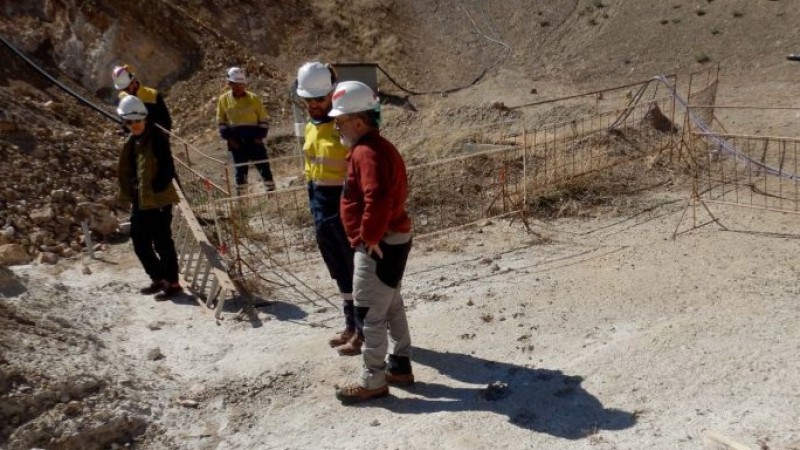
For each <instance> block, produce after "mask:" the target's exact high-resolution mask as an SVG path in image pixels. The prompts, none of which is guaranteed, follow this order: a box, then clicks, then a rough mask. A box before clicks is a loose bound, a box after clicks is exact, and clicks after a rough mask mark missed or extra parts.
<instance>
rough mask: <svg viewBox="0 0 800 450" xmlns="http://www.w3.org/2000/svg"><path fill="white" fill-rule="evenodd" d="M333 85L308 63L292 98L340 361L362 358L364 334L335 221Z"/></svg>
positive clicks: (339, 155)
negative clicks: (336, 305)
mask: <svg viewBox="0 0 800 450" xmlns="http://www.w3.org/2000/svg"><path fill="white" fill-rule="evenodd" d="M335 84H336V74H335V72H334V71H333V69H332V68H330V67H329V66H327V65H326V64H322V63H319V62H316V61H314V62H309V63H306V64H304V65H303V66H302V67H300V70H298V71H297V95H298V96H300V98H302V99H303V101H304V102H305V104H306V109H307V110H308V115H309V116H310V120H309V121H308V123H307V124H306V128H305V144H304V145H303V156H305V177H306V182H307V183H308V202H309V205H310V207H311V214H312V215H313V216H314V229H315V231H316V236H317V245H318V246H319V251H320V253H322V259H323V260H324V261H325V265H326V266H327V267H328V272H330V275H331V278H333V279H334V280H336V284H337V286H338V287H339V292H340V294H341V296H342V301H343V302H344V304H343V310H344V329H343V330H342V331H341V332H339V333H337V334H336V335H334V336H332V337H331V339H330V340H329V341H328V344H329V345H330V346H331V347H336V351H337V352H338V353H339V354H340V355H342V356H355V355H359V354H361V345H362V343H363V342H364V332H363V331H362V327H361V325H360V324H359V321H358V320H357V319H356V313H355V307H354V306H353V248H352V247H351V246H350V243H349V242H348V241H347V235H346V234H345V233H344V227H343V226H342V220H341V218H340V217H339V200H340V198H341V196H342V187H343V186H344V177H345V174H346V172H347V151H348V150H347V147H345V146H344V145H342V143H341V142H340V139H339V132H338V131H336V128H335V127H334V126H333V119H332V118H330V117H328V113H329V112H330V111H331V105H332V103H331V94H332V93H333V88H334V87H335Z"/></svg>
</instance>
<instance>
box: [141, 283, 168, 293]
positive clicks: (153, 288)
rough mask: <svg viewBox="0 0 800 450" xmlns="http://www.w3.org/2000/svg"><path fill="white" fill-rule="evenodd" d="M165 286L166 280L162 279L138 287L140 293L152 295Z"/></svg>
mask: <svg viewBox="0 0 800 450" xmlns="http://www.w3.org/2000/svg"><path fill="white" fill-rule="evenodd" d="M166 287H167V282H166V281H164V280H158V281H153V282H152V283H150V286H147V287H143V288H141V289H139V293H141V294H142V295H153V294H157V293H159V292H161V291H163V290H164V288H166Z"/></svg>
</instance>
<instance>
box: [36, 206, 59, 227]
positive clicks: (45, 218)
mask: <svg viewBox="0 0 800 450" xmlns="http://www.w3.org/2000/svg"><path fill="white" fill-rule="evenodd" d="M29 216H30V218H31V221H32V222H33V224H34V225H41V224H43V223H47V222H50V221H51V220H53V219H55V217H56V212H55V210H54V209H53V207H52V206H50V205H47V206H45V207H44V208H41V209H35V210H33V211H31V213H30V214H29Z"/></svg>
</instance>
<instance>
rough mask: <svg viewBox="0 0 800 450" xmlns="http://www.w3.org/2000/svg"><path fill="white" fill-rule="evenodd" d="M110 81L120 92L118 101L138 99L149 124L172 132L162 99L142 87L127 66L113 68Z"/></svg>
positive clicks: (155, 93)
mask: <svg viewBox="0 0 800 450" xmlns="http://www.w3.org/2000/svg"><path fill="white" fill-rule="evenodd" d="M111 79H112V80H113V81H114V87H115V88H116V89H117V90H119V91H120V93H119V98H120V99H123V98H125V97H126V96H128V95H135V96H137V97H139V99H140V100H141V101H142V102H143V103H144V106H145V107H147V117H148V119H149V120H150V122H152V123H154V124H156V125H160V126H162V127H164V129H166V130H172V117H171V116H170V114H169V110H168V109H167V104H166V103H165V102H164V97H162V96H161V94H160V93H159V92H158V91H157V90H155V89H153V88H151V87H147V86H144V85H142V83H140V82H139V80H138V79H137V78H136V75H134V74H133V72H132V71H131V68H130V67H129V66H128V65H127V64H125V65H123V66H117V67H115V68H114V71H113V72H111Z"/></svg>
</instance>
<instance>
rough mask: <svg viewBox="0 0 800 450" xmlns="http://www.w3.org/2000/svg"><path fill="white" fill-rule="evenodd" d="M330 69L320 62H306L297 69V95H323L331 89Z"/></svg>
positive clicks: (304, 96)
mask: <svg viewBox="0 0 800 450" xmlns="http://www.w3.org/2000/svg"><path fill="white" fill-rule="evenodd" d="M331 75H332V74H331V70H330V69H329V68H328V66H327V65H325V64H322V63H321V62H317V61H314V62H307V63H305V64H303V66H302V67H300V70H298V71H297V95H299V96H300V97H303V98H314V97H324V96H326V95H328V94H329V93H330V92H331V91H332V90H333V81H332V80H331Z"/></svg>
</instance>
